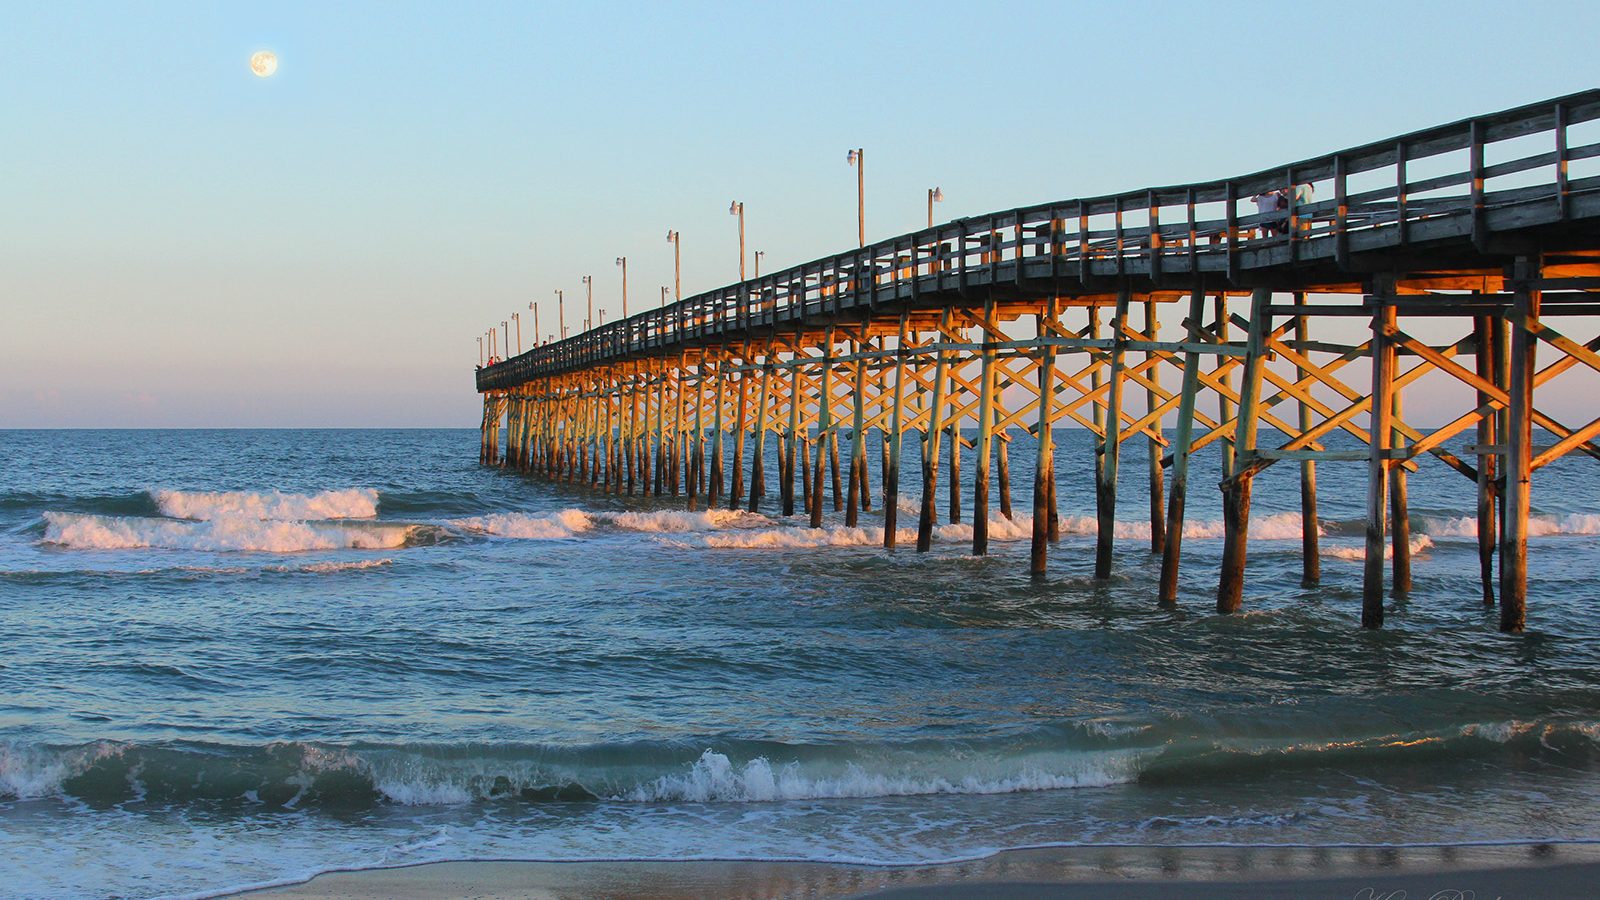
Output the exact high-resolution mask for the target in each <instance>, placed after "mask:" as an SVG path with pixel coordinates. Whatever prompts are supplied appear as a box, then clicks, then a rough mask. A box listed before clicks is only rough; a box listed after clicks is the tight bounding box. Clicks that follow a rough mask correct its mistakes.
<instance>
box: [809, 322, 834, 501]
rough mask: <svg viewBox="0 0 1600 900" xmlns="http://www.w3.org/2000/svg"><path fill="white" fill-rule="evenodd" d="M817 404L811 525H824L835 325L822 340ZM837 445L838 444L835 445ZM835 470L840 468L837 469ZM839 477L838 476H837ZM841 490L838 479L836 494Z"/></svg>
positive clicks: (830, 432) (811, 487)
mask: <svg viewBox="0 0 1600 900" xmlns="http://www.w3.org/2000/svg"><path fill="white" fill-rule="evenodd" d="M820 381H821V388H820V390H819V392H818V397H819V398H820V399H819V400H818V405H817V462H816V466H815V467H814V468H815V473H816V477H815V478H814V479H810V481H811V484H810V485H809V488H810V493H811V527H812V528H821V527H822V473H823V465H824V463H826V462H827V458H826V454H827V447H828V438H829V437H831V436H832V435H833V326H831V325H830V326H828V329H827V331H826V333H825V337H824V338H823V342H822V376H821V379H820ZM835 446H836V447H837V445H835ZM834 471H835V472H837V471H838V470H837V469H835V470H834ZM836 477H837V476H836ZM838 491H839V487H838V483H837V481H836V482H835V484H834V494H835V495H837V494H838Z"/></svg>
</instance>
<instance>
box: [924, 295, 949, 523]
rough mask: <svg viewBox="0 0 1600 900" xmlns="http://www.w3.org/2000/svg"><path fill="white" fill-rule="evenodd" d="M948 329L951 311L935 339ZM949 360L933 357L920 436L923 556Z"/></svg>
mask: <svg viewBox="0 0 1600 900" xmlns="http://www.w3.org/2000/svg"><path fill="white" fill-rule="evenodd" d="M949 329H950V310H948V309H946V310H944V311H943V312H942V313H940V316H939V331H938V335H937V337H936V340H938V341H942V340H943V339H944V337H945V335H946V334H947V333H948V332H949ZM947 360H948V357H947V355H946V353H945V352H944V351H943V350H941V351H939V352H938V353H937V354H936V355H935V356H934V370H933V399H932V400H930V401H929V405H928V426H927V428H926V430H924V431H923V434H922V513H921V515H920V516H918V518H917V552H919V553H926V552H928V549H929V547H930V546H931V545H932V542H933V526H934V518H935V517H936V516H937V515H938V512H937V509H938V506H937V503H938V501H937V499H936V498H935V496H934V491H935V489H936V488H937V487H938V485H939V437H940V435H941V434H943V432H944V427H943V421H942V419H943V416H944V389H945V375H946V368H947V366H948V361H947Z"/></svg>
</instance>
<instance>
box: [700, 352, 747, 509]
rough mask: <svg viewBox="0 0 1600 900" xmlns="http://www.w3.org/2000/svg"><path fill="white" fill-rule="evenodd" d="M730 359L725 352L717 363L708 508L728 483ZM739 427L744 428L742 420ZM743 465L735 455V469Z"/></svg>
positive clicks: (735, 502) (741, 436)
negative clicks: (725, 448) (725, 416)
mask: <svg viewBox="0 0 1600 900" xmlns="http://www.w3.org/2000/svg"><path fill="white" fill-rule="evenodd" d="M728 361H729V360H728V355H727V354H726V353H724V354H723V355H722V357H721V359H720V360H719V361H718V363H717V397H716V401H715V403H716V405H715V406H714V407H713V411H712V415H711V442H712V443H711V483H710V484H708V485H707V486H706V509H715V508H716V506H717V503H718V502H719V501H720V500H721V499H722V486H723V485H724V484H726V483H727V482H726V481H725V478H726V473H724V472H723V470H722V407H723V404H724V403H725V402H726V400H727V387H728ZM738 418H739V419H740V420H742V419H743V418H744V411H743V409H741V410H740V411H739V416H738ZM737 427H739V428H741V429H742V428H743V424H742V422H741V424H740V425H739V426H737ZM739 443H740V444H741V445H743V443H744V432H743V431H742V430H741V431H740V432H739ZM739 456H743V454H742V453H741V454H739ZM741 465H742V462H741V461H740V460H739V458H738V457H735V461H734V466H733V468H734V471H738V470H739V468H740V466H741ZM730 493H731V492H730ZM733 507H734V508H735V509H738V507H739V499H738V498H737V497H735V498H734V500H733Z"/></svg>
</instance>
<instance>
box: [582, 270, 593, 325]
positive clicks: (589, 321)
mask: <svg viewBox="0 0 1600 900" xmlns="http://www.w3.org/2000/svg"><path fill="white" fill-rule="evenodd" d="M583 286H584V288H585V289H586V290H588V292H589V314H588V315H586V316H584V319H583V330H584V331H588V330H589V329H591V328H593V327H594V276H593V275H585V276H583Z"/></svg>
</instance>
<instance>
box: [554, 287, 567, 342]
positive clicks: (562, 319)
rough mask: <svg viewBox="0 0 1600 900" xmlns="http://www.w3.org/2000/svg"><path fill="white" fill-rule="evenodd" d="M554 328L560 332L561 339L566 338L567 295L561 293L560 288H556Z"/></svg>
mask: <svg viewBox="0 0 1600 900" xmlns="http://www.w3.org/2000/svg"><path fill="white" fill-rule="evenodd" d="M556 328H557V330H558V331H560V333H561V339H562V340H563V341H564V340H566V339H567V295H565V294H563V293H561V288H556Z"/></svg>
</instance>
